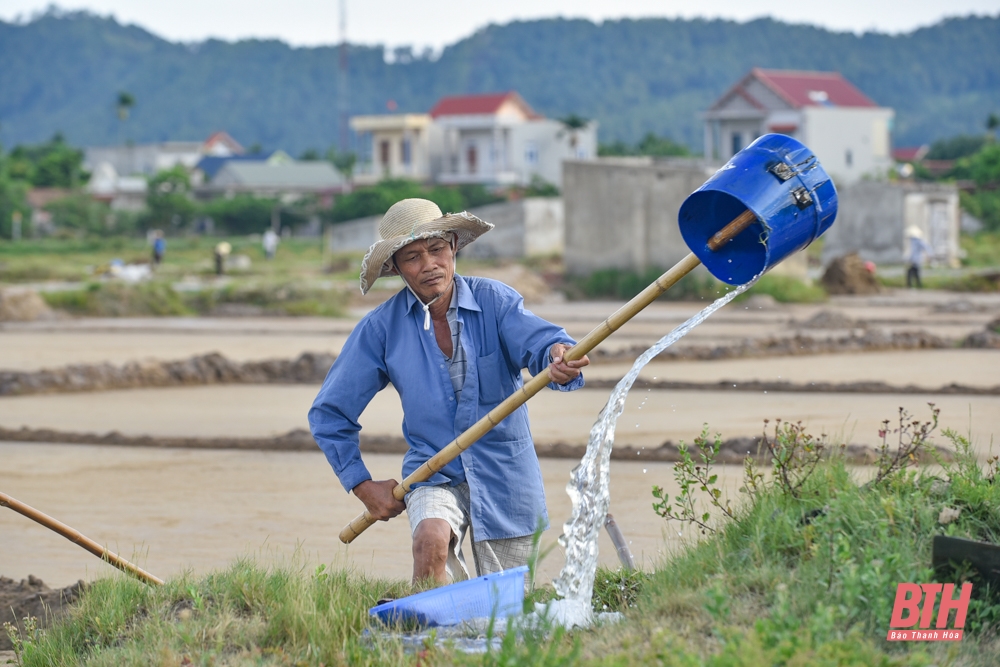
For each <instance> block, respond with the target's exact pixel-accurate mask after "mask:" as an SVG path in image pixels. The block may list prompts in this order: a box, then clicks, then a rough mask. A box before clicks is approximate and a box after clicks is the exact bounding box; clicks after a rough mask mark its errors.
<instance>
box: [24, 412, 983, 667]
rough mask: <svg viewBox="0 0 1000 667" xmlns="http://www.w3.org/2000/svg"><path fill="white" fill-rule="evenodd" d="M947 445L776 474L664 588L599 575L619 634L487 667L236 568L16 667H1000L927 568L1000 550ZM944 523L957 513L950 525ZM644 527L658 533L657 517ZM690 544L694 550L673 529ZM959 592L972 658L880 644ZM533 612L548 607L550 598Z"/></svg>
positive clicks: (518, 635) (146, 591)
mask: <svg viewBox="0 0 1000 667" xmlns="http://www.w3.org/2000/svg"><path fill="white" fill-rule="evenodd" d="M789 433H791V431H790V430H788V428H787V427H786V428H785V430H784V431H782V432H778V433H777V434H776V438H775V442H776V443H777V445H778V446H779V447H791V446H792V445H794V442H795V440H794V439H789V437H788V434H789ZM947 435H948V438H949V439H950V440H951V442H952V443H953V444H954V446H955V460H954V462H952V463H942V464H940V466H939V467H938V468H935V469H933V470H931V469H926V470H918V469H914V468H899V467H898V466H896V467H893V468H890V472H889V473H888V474H886V475H885V476H884V478H882V479H880V480H878V481H873V480H874V477H872V476H871V475H869V476H868V479H867V480H866V481H865V482H864V483H862V481H861V480H859V479H857V478H856V477H855V473H854V470H853V469H852V468H849V467H848V466H846V465H845V464H844V462H843V460H842V458H839V457H838V456H836V455H834V456H833V457H831V458H823V459H821V460H820V462H819V464H818V465H817V466H816V467H815V468H814V469H812V472H811V473H808V472H807V471H808V469H809V467H808V466H804V465H802V464H801V463H799V464H792V465H791V467H790V468H788V470H789V472H790V474H791V476H792V479H793V480H801V482H802V483H801V484H797V485H795V487H794V488H795V492H794V493H793V492H790V491H789V490H788V488H789V487H787V486H785V485H783V484H782V483H781V479H782V477H781V475H780V474H779V475H769V476H767V477H763V478H757V479H758V484H757V486H756V489H755V490H754V489H750V490H748V492H747V493H745V494H742V495H741V496H740V497H741V499H742V502H737V503H735V504H734V506H733V507H732V514H733V516H732V518H718V519H706V521H707V522H708V525H707V528H706V534H705V535H704V536H703V537H701V538H700V539H699V540H696V541H694V542H692V543H689V544H688V545H687V546H685V547H683V548H680V549H678V550H677V551H676V552H675V553H673V554H672V555H670V556H669V557H668V558H667V559H666V560H665V561H664V562H663V563H662V564H661V565H660V566H658V567H656V568H655V570H654V571H653V572H650V573H623V572H621V571H612V570H604V569H602V570H600V571H599V572H598V573H597V579H596V586H595V595H594V606H595V607H596V608H597V609H598V610H601V609H603V608H604V606H605V605H607V607H608V608H609V609H615V608H617V609H620V610H622V611H623V612H624V614H625V619H624V620H623V621H622V622H621V623H619V624H614V625H606V626H600V627H597V628H594V629H591V630H587V631H575V632H571V633H566V632H546V631H544V630H545V629H544V628H543V629H542V631H539V630H537V629H536V630H531V629H530V628H529V629H522V631H521V632H508V633H507V634H506V635H505V636H504V637H503V640H502V645H501V646H500V647H499V648H498V649H495V650H492V651H490V652H489V653H487V654H486V655H485V656H481V655H480V656H471V655H465V654H462V653H460V652H458V651H456V650H454V648H453V647H449V646H448V645H444V646H440V645H433V644H432V643H430V642H428V643H427V644H426V645H425V647H424V648H423V649H422V650H421V651H419V652H418V653H406V652H405V651H404V649H403V648H402V646H401V644H400V643H399V642H398V641H397V640H394V639H392V638H391V637H386V636H384V635H381V634H380V632H379V630H380V626H378V625H377V624H376V623H375V622H374V621H372V620H371V619H370V618H369V617H368V615H367V609H368V608H369V607H371V606H372V605H373V604H374V602H375V600H376V599H377V598H378V597H379V596H381V595H383V594H385V593H387V592H388V593H389V594H391V595H396V596H399V595H403V594H406V593H407V589H408V586H407V585H406V584H404V583H403V582H390V581H381V580H374V579H369V578H366V577H364V576H362V575H359V574H356V573H351V572H347V571H342V570H330V571H327V570H325V569H323V568H320V569H318V570H316V571H314V572H308V571H304V570H295V569H292V568H287V567H285V568H281V567H272V568H264V567H261V566H259V565H256V564H255V563H254V562H253V561H251V560H241V561H238V562H237V563H236V564H234V565H233V566H232V567H230V568H229V569H228V570H226V571H222V572H217V573H213V574H210V575H208V576H205V577H201V578H194V577H191V576H185V577H180V578H178V579H175V580H172V581H169V582H168V583H167V585H166V586H163V587H159V588H153V587H146V586H143V585H142V584H139V583H137V582H135V581H133V580H130V579H126V578H125V577H123V576H120V577H116V578H111V579H106V580H101V581H99V582H97V583H96V584H95V585H94V586H93V587H92V588H91V589H89V590H88V591H87V592H86V593H85V594H84V596H83V597H82V599H81V601H80V602H79V603H78V605H77V606H76V607H75V608H74V609H73V610H72V611H71V613H70V615H69V617H68V618H67V619H66V620H63V621H61V622H58V623H56V624H55V625H54V626H53V627H52V628H50V629H48V630H46V631H44V632H43V633H42V635H41V637H40V638H38V639H37V640H36V641H32V642H29V643H28V645H27V646H26V648H25V649H24V650H23V651H22V654H21V659H22V660H23V664H24V665H32V666H33V665H64V664H86V665H159V664H163V665H178V664H196V665H245V664H246V665H300V664H302V665H346V664H352V665H353V664H360V665H383V664H392V665H396V664H421V665H451V664H463V665H464V664H469V665H471V664H477V665H478V664H483V665H498V666H499V665H553V666H554V665H575V664H585V665H608V666H612V665H632V664H642V665H678V666H688V665H690V666H695V665H711V666H716V667H756V666H758V665H783V666H789V667H791V666H798V665H802V666H806V665H809V666H812V665H820V666H824V665H830V666H833V665H886V666H888V665H899V666H904V665H906V666H910V665H927V666H929V665H942V666H943V665H995V664H998V662H1000V641H998V639H997V631H998V629H1000V596H998V595H997V593H996V592H995V591H991V590H989V588H988V587H987V586H986V585H984V584H983V582H982V581H980V580H979V579H978V578H977V577H976V576H973V573H972V572H971V571H970V570H968V569H966V568H963V567H960V568H959V569H958V570H956V571H948V572H938V573H935V572H934V571H933V570H931V568H930V548H931V538H932V537H933V536H934V535H935V534H947V535H954V536H963V537H968V538H973V539H978V540H986V541H990V542H994V543H996V542H997V540H998V539H1000V512H998V511H997V508H998V507H1000V484H994V478H995V477H996V476H997V473H998V470H997V464H996V459H991V460H990V461H988V462H987V463H986V465H985V467H984V466H983V465H982V464H981V463H980V462H978V461H977V459H976V457H975V455H974V453H973V451H972V448H971V447H970V446H969V444H968V442H967V440H965V439H964V438H962V437H961V436H959V435H957V434H954V433H948V434H947ZM798 442H800V443H801V442H806V441H805V440H802V439H800V440H798ZM809 442H815V441H809ZM800 453H801V452H800ZM890 453H891V451H890ZM907 460H908V459H907ZM702 465H703V466H704V462H702ZM708 467H709V468H710V467H711V466H710V463H709V466H708ZM692 470H694V469H693V468H692ZM701 472H704V474H705V475H708V474H709V470H708V469H707V468H705V467H702V468H701V469H699V474H700V473H701ZM750 472H751V473H752V472H753V471H752V470H751V471H750ZM747 479H750V478H749V477H748V478H747ZM749 486H750V485H747V487H748V488H749ZM711 487H712V483H711V482H709V484H708V485H707V489H708V493H704V492H699V491H698V488H697V486H695V487H692V493H694V494H695V495H697V496H698V497H697V498H695V499H694V500H695V501H696V504H697V505H699V506H701V505H706V504H711V498H713V497H714V496H711V495H709V494H710V493H711ZM651 500H652V497H651ZM722 501H723V502H724V499H722ZM946 507H948V508H955V509H960V510H961V513H960V515H959V518H958V519H957V520H956V521H954V522H953V523H949V524H947V525H941V524H939V519H938V516H939V513H940V512H941V510H942V509H944V508H946ZM697 516H699V517H700V516H701V515H700V510H699V513H698V514H697ZM649 520H650V521H652V522H659V521H661V520H662V519H660V518H659V517H658V516H657V515H656V514H655V513H653V512H652V511H651V512H650V514H649ZM678 527H681V529H683V530H685V531H688V532H692V533H696V531H693V530H692V526H687V527H684V525H683V524H678V523H676V522H673V521H671V522H669V523H668V524H667V525H666V526H665V528H667V529H669V530H677V529H678ZM963 580H971V581H973V583H974V589H973V600H972V602H971V603H970V605H969V612H968V617H967V621H966V624H965V631H966V635H965V638H964V639H963V640H962V641H961V642H960V643H950V642H941V643H928V644H916V643H888V642H886V641H885V640H884V638H885V635H886V631H887V629H888V622H889V617H890V613H891V608H892V604H893V600H894V598H895V590H896V585H897V584H898V583H899V582H917V583H920V582H930V581H942V582H949V581H950V582H956V583H958V582H961V581H963ZM535 597H536V598H538V599H546V598H551V590H550V589H545V590H543V591H542V595H540V596H539V595H538V594H536V596H535ZM366 630H367V631H368V632H369V633H372V634H368V633H366Z"/></svg>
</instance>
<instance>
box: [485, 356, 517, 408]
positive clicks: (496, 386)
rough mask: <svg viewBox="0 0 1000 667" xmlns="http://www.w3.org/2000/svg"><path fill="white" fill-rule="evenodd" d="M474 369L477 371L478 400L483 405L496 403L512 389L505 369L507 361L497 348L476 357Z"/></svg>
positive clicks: (508, 374)
mask: <svg viewBox="0 0 1000 667" xmlns="http://www.w3.org/2000/svg"><path fill="white" fill-rule="evenodd" d="M476 370H477V372H478V373H479V402H480V403H482V404H484V405H496V404H497V403H499V402H500V401H502V400H503V399H505V398H507V396H509V395H510V394H511V392H512V391H513V390H514V387H513V385H512V384H511V381H510V377H509V376H510V373H509V372H508V371H507V363H506V362H505V361H504V358H503V355H502V354H501V351H500V350H499V349H496V350H494V351H493V352H492V353H490V354H487V355H486V356H484V357H478V358H477V359H476Z"/></svg>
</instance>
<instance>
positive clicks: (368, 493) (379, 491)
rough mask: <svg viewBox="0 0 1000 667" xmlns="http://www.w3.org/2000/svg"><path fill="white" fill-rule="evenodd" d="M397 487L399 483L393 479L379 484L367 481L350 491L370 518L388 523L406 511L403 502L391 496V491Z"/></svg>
mask: <svg viewBox="0 0 1000 667" xmlns="http://www.w3.org/2000/svg"><path fill="white" fill-rule="evenodd" d="M397 486H399V482H397V481H396V480H394V479H384V480H382V481H379V482H376V481H375V480H371V479H369V480H366V481H364V482H361V483H360V484H358V485H357V486H356V487H354V488H353V489H351V490H352V491H354V495H356V496H357V497H358V498H359V499H360V500H361V502H363V503H364V504H365V507H366V508H367V509H368V513H369V514H371V515H372V517H374V518H375V519H377V520H378V521H388V520H389V519H391V518H392V517H394V516H398V515H399V514H401V513H402V512H403V510H405V509H406V505H405V504H404V503H403V501H402V500H396V497H395V496H394V495H392V490H393V489H395V488H396V487H397Z"/></svg>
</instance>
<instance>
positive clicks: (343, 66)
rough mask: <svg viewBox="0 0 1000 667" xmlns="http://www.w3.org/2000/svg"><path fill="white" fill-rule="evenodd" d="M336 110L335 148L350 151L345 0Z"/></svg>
mask: <svg viewBox="0 0 1000 667" xmlns="http://www.w3.org/2000/svg"><path fill="white" fill-rule="evenodd" d="M337 79H338V81H337V82H338V85H337V112H338V116H339V118H338V119H337V121H338V129H339V137H338V141H337V149H338V150H339V151H340V152H341V153H347V152H349V151H350V145H349V144H350V137H349V135H348V125H347V122H348V118H347V117H348V94H349V93H348V80H347V0H340V67H339V70H338V77H337Z"/></svg>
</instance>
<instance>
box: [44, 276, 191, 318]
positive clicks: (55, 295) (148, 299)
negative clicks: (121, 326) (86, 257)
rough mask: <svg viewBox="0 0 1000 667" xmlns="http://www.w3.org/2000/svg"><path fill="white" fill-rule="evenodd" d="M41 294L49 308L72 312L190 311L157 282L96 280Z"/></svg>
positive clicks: (116, 314)
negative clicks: (83, 285) (102, 281)
mask: <svg viewBox="0 0 1000 667" xmlns="http://www.w3.org/2000/svg"><path fill="white" fill-rule="evenodd" d="M42 298H43V299H45V302H46V303H47V304H49V306H51V307H52V308H58V309H60V310H65V311H66V312H68V313H70V314H72V315H87V316H91V317H136V316H148V315H154V316H163V315H190V314H192V313H191V310H190V309H189V308H188V307H187V306H186V305H185V304H184V301H183V300H182V299H181V297H180V295H179V294H178V293H177V292H175V291H174V289H173V288H172V287H171V286H170V285H167V284H164V283H157V282H149V283H139V284H137V285H130V284H126V283H119V282H106V283H96V282H95V283H89V284H88V285H87V286H86V287H85V288H84V289H79V290H64V291H58V292H43V293H42Z"/></svg>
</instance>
